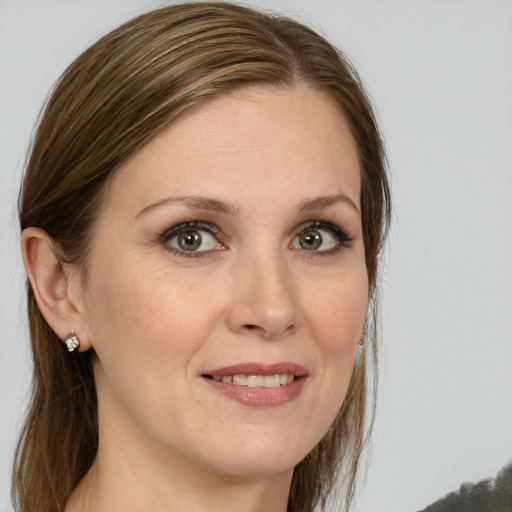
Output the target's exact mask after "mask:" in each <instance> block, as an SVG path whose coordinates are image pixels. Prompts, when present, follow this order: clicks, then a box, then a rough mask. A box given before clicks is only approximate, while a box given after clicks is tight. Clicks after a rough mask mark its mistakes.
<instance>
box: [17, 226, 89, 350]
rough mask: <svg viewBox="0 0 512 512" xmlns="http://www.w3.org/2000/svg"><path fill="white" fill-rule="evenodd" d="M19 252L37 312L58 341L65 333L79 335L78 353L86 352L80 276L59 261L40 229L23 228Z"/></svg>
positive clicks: (47, 236)
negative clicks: (35, 302)
mask: <svg viewBox="0 0 512 512" xmlns="http://www.w3.org/2000/svg"><path fill="white" fill-rule="evenodd" d="M21 252H22V255H23V263H24V265H25V271H26V273H27V276H28V278H29V280H30V284H31V286H32V290H33V292H34V296H35V299H36V301H37V305H38V306H39V310H40V311H41V313H42V315H43V316H44V318H45V320H46V321H47V322H48V325H49V326H50V327H51V328H52V329H53V331H54V332H55V333H56V334H57V336H58V337H59V338H60V339H64V338H65V337H66V336H67V335H68V334H69V332H71V331H76V332H77V333H79V334H80V351H81V352H82V351H84V350H87V349H88V348H90V343H89V340H88V338H89V336H88V335H87V333H86V322H85V319H84V314H83V305H82V298H81V296H80V295H79V293H78V292H77V290H80V289H81V286H80V283H79V282H77V281H79V280H80V273H79V272H78V270H77V269H76V268H75V269H74V268H72V267H71V266H68V265H65V264H63V263H62V262H61V261H59V258H58V257H57V254H56V251H55V244H54V242H53V240H52V238H51V237H50V236H49V235H48V233H46V231H44V230H43V229H41V228H35V227H29V228H26V229H25V230H24V231H23V233H22V235H21Z"/></svg>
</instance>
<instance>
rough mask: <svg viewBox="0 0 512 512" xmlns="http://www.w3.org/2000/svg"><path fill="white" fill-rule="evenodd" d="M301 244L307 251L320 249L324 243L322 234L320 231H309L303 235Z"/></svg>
mask: <svg viewBox="0 0 512 512" xmlns="http://www.w3.org/2000/svg"><path fill="white" fill-rule="evenodd" d="M300 245H301V246H302V248H303V249H306V250H307V251H312V250H314V249H318V248H319V247H320V246H321V245H322V235H321V234H320V233H319V232H318V231H307V232H306V233H303V234H302V235H301V237H300Z"/></svg>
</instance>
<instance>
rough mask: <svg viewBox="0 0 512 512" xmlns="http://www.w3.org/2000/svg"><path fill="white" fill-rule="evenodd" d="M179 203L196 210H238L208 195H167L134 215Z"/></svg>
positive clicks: (233, 213)
mask: <svg viewBox="0 0 512 512" xmlns="http://www.w3.org/2000/svg"><path fill="white" fill-rule="evenodd" d="M172 203H179V204H182V205H185V206H188V207H189V208H193V209H196V210H206V211H211V212H217V213H225V214H228V215H235V214H236V213H237V212H238V208H236V207H235V206H232V205H230V204H228V203H225V202H224V201H219V200H218V199H212V198H209V197H200V196H179V197H168V198H166V199H161V200H160V201H156V203H152V204H150V205H149V206H146V207H145V208H143V209H142V210H141V211H140V212H139V213H138V214H137V215H136V217H139V216H140V215H143V214H144V213H147V212H149V211H150V210H153V209H154V208H158V207H159V206H163V205H166V204H172Z"/></svg>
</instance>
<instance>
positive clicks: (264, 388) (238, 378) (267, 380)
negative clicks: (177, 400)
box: [202, 362, 307, 407]
mask: <svg viewBox="0 0 512 512" xmlns="http://www.w3.org/2000/svg"><path fill="white" fill-rule="evenodd" d="M202 377H203V378H204V379H205V380H206V382H207V383H208V384H209V385H210V386H212V387H213V388H214V389H215V390H216V391H217V392H219V393H221V394H223V395H224V396H226V397H228V398H231V399H233V400H236V401H237V402H239V403H241V404H243V405H246V406H250V407H274V406H278V405H283V404H285V403H287V402H290V401H292V400H294V399H295V398H297V397H298V396H299V395H300V394H301V392H302V388H303V386H304V383H305V381H306V379H307V370H306V368H304V367H303V366H301V365H298V364H295V363H287V362H286V363H277V364H271V365H267V364H260V363H242V364H236V365H231V366H226V367H223V368H216V369H213V370H208V371H206V372H205V373H203V375H202Z"/></svg>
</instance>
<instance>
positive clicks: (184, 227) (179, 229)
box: [158, 220, 225, 258]
mask: <svg viewBox="0 0 512 512" xmlns="http://www.w3.org/2000/svg"><path fill="white" fill-rule="evenodd" d="M186 231H205V232H207V233H208V234H209V235H211V236H212V237H213V238H215V239H216V240H217V242H218V249H207V250H203V251H201V250H198V251H186V250H181V249H179V248H177V247H174V246H173V245H171V244H170V243H169V241H170V240H172V239H173V238H175V237H177V236H178V235H180V234H181V233H183V232H186ZM222 238H223V237H222V236H221V231H220V229H219V228H218V227H217V226H216V225H215V224H211V223H209V222H202V221H199V220H193V221H188V222H181V223H180V224H176V225H174V226H172V227H171V228H169V229H167V230H165V231H164V232H163V233H162V234H161V235H160V236H159V237H158V241H159V243H160V244H162V245H163V246H165V249H166V250H167V251H170V252H172V253H174V254H176V255H178V256H184V257H193V258H199V257H202V256H205V255H207V254H209V253H211V252H215V251H216V250H223V249H224V248H225V247H224V242H223V240H222Z"/></svg>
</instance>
